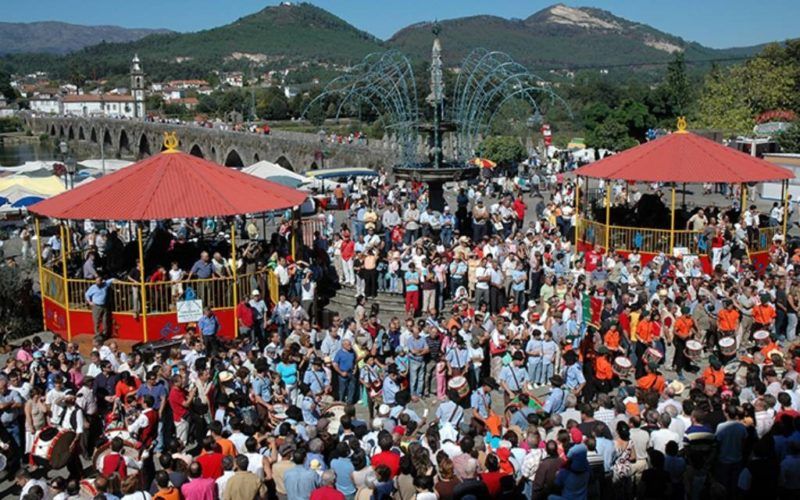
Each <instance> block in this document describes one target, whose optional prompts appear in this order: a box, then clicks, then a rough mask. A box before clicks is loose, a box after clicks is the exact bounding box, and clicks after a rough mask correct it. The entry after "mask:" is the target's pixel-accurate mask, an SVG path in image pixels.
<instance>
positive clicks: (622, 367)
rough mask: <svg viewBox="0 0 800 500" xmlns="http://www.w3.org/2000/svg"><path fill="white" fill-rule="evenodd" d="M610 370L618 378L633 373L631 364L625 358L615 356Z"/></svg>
mask: <svg viewBox="0 0 800 500" xmlns="http://www.w3.org/2000/svg"><path fill="white" fill-rule="evenodd" d="M611 370H612V371H613V372H614V373H616V374H617V376H618V377H619V378H625V377H627V376H628V375H630V374H631V371H633V363H631V360H629V359H628V358H626V357H625V356H617V357H616V358H614V364H613V365H612V366H611Z"/></svg>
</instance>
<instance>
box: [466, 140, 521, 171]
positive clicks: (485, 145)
mask: <svg viewBox="0 0 800 500" xmlns="http://www.w3.org/2000/svg"><path fill="white" fill-rule="evenodd" d="M478 154H479V155H480V156H481V158H488V159H490V160H492V161H493V162H495V163H497V164H498V165H511V164H514V163H518V162H520V161H522V160H523V159H524V158H525V156H526V155H527V151H525V148H524V147H523V146H522V144H521V143H520V142H519V139H518V138H516V137H511V136H507V135H496V136H491V137H487V138H486V139H484V141H483V142H482V143H481V144H480V146H478Z"/></svg>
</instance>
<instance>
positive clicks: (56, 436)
mask: <svg viewBox="0 0 800 500" xmlns="http://www.w3.org/2000/svg"><path fill="white" fill-rule="evenodd" d="M73 441H75V433H74V432H72V431H66V430H61V429H58V428H57V427H45V428H44V429H42V430H40V431H39V433H38V434H37V435H36V437H35V438H34V439H33V446H32V447H31V463H36V464H37V465H40V466H49V467H50V468H51V469H60V468H62V467H64V466H65V465H67V462H68V461H69V457H70V451H71V448H72V442H73Z"/></svg>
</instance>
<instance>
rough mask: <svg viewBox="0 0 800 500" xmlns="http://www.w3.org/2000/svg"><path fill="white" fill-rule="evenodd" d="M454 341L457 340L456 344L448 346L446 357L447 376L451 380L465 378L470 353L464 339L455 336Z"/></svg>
mask: <svg viewBox="0 0 800 500" xmlns="http://www.w3.org/2000/svg"><path fill="white" fill-rule="evenodd" d="M453 339H455V343H454V344H451V345H450V346H448V348H447V351H446V352H445V355H444V360H445V362H446V363H447V374H448V377H450V378H452V377H463V376H465V375H464V373H465V372H466V369H467V362H468V361H469V351H467V348H466V343H465V342H464V337H462V336H461V335H455V336H454V337H453Z"/></svg>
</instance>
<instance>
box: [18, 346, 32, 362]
mask: <svg viewBox="0 0 800 500" xmlns="http://www.w3.org/2000/svg"><path fill="white" fill-rule="evenodd" d="M17 360H18V361H22V362H23V363H25V364H26V365H27V364H29V363H30V362H31V361H33V355H31V353H29V352H28V351H26V350H25V349H19V350H18V351H17Z"/></svg>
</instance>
